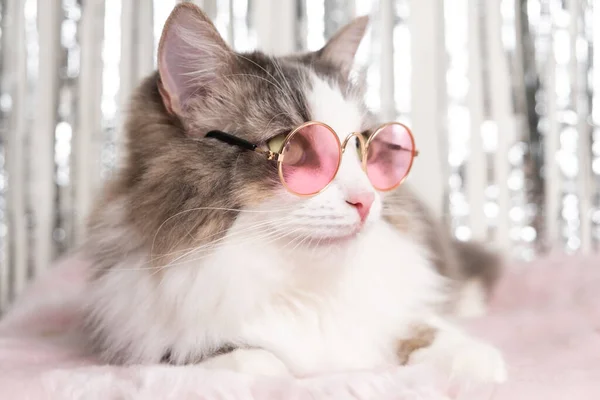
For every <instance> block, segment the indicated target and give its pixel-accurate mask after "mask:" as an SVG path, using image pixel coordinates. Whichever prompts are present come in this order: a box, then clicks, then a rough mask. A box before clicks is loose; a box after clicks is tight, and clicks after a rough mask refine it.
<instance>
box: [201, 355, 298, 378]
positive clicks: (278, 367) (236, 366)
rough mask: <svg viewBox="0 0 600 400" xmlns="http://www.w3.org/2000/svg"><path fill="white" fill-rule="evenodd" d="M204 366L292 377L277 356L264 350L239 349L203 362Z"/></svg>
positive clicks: (252, 373)
mask: <svg viewBox="0 0 600 400" xmlns="http://www.w3.org/2000/svg"><path fill="white" fill-rule="evenodd" d="M201 365H202V366H204V367H206V368H215V369H229V370H233V371H236V372H241V373H244V374H250V375H266V376H291V374H290V371H289V370H288V368H287V367H286V366H285V364H284V363H283V362H282V361H281V360H280V359H279V358H277V357H275V355H274V354H273V353H271V352H269V351H267V350H262V349H237V350H234V351H232V352H231V353H227V354H222V355H219V356H216V357H213V358H211V359H209V360H206V361H204V362H202V364H201Z"/></svg>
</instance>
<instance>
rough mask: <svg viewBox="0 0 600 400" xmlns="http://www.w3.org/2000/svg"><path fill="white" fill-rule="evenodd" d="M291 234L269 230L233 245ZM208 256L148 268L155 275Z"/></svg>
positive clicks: (208, 255)
mask: <svg viewBox="0 0 600 400" xmlns="http://www.w3.org/2000/svg"><path fill="white" fill-rule="evenodd" d="M290 234H291V232H290V233H276V232H269V233H267V234H265V235H261V236H255V237H251V238H249V239H248V240H244V241H241V242H237V243H235V244H233V246H241V245H246V244H248V243H251V242H253V241H261V242H262V243H263V244H268V243H271V242H273V241H276V240H279V239H281V238H284V237H286V236H288V235H290ZM265 239H271V241H266V242H265V241H264V240H265ZM203 250H205V249H203ZM193 253H194V251H191V252H190V254H193ZM208 257H210V254H206V253H204V254H202V255H201V256H200V257H195V258H191V259H189V260H185V261H181V262H171V263H168V264H165V265H163V266H161V267H158V268H148V269H155V271H154V272H153V273H152V274H153V275H154V274H156V273H158V272H160V271H162V270H164V269H167V268H169V269H170V268H173V267H175V266H180V265H187V264H189V263H193V262H198V261H202V260H204V259H206V258H208Z"/></svg>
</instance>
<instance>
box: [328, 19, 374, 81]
mask: <svg viewBox="0 0 600 400" xmlns="http://www.w3.org/2000/svg"><path fill="white" fill-rule="evenodd" d="M368 25H369V17H368V16H366V15H365V16H362V17H358V18H355V19H354V20H353V21H351V22H350V23H349V24H347V25H345V26H344V27H343V28H342V29H340V30H339V31H338V32H337V33H336V34H335V35H333V37H332V38H331V39H329V41H328V42H327V44H325V47H323V48H322V49H321V50H319V51H318V52H317V54H318V56H319V57H320V58H322V59H323V60H325V61H327V62H329V63H331V64H333V65H335V66H337V67H339V68H341V69H342V70H343V71H345V72H349V71H350V70H351V69H352V64H353V63H354V56H355V55H356V51H357V50H358V46H359V45H360V42H361V40H362V38H363V37H364V36H365V32H366V31H367V27H368Z"/></svg>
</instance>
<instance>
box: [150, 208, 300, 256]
mask: <svg viewBox="0 0 600 400" xmlns="http://www.w3.org/2000/svg"><path fill="white" fill-rule="evenodd" d="M291 208H292V207H285V208H281V209H275V210H246V209H238V208H227V207H195V208H190V209H187V210H183V211H180V212H178V213H176V214H174V215H172V216H170V217H169V218H167V219H166V220H164V221H163V222H162V223H161V224H160V225H159V227H158V229H157V230H156V233H155V234H154V238H153V239H152V246H151V247H150V254H153V253H154V246H155V243H156V238H157V236H158V233H159V232H160V230H161V229H162V228H163V226H164V225H165V224H166V223H167V222H169V221H170V220H172V219H173V218H177V217H178V216H181V215H183V214H186V213H190V212H194V211H224V212H239V213H251V214H253V213H257V214H265V213H273V212H279V211H288V210H290V209H291Z"/></svg>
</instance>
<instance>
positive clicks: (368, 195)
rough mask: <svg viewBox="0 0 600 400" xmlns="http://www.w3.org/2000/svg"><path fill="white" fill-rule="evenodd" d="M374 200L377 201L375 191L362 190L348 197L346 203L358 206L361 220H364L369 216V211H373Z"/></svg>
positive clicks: (357, 209)
mask: <svg viewBox="0 0 600 400" xmlns="http://www.w3.org/2000/svg"><path fill="white" fill-rule="evenodd" d="M373 201H375V194H374V193H373V192H361V193H356V194H352V195H350V196H348V198H347V199H346V203H348V204H350V205H351V206H353V207H354V208H356V211H357V212H358V215H359V216H360V220H361V221H363V222H364V221H365V220H366V219H367V217H368V216H369V211H371V206H372V205H373Z"/></svg>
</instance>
